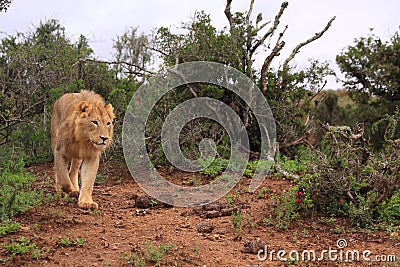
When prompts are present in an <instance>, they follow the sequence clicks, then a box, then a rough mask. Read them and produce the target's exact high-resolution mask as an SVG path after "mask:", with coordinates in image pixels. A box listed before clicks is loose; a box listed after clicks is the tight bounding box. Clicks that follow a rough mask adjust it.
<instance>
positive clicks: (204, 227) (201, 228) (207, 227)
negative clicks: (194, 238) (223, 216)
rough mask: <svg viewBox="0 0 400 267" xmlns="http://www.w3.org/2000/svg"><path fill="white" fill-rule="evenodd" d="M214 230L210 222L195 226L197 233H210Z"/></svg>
mask: <svg viewBox="0 0 400 267" xmlns="http://www.w3.org/2000/svg"><path fill="white" fill-rule="evenodd" d="M213 230H214V224H213V223H212V222H203V223H200V224H199V225H197V232H199V233H211V232H212V231H213Z"/></svg>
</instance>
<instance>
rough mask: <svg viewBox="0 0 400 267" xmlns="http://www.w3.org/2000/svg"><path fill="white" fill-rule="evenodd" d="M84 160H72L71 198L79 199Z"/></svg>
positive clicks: (70, 176) (70, 173)
mask: <svg viewBox="0 0 400 267" xmlns="http://www.w3.org/2000/svg"><path fill="white" fill-rule="evenodd" d="M81 164H82V159H77V158H72V160H71V167H70V169H69V178H70V180H71V184H72V191H71V193H70V196H71V197H76V198H77V197H78V196H79V184H78V179H79V168H80V167H81Z"/></svg>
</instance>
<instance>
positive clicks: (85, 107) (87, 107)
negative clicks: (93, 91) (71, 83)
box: [78, 101, 93, 115]
mask: <svg viewBox="0 0 400 267" xmlns="http://www.w3.org/2000/svg"><path fill="white" fill-rule="evenodd" d="M78 107H79V111H80V112H81V113H82V114H83V113H84V114H85V115H89V114H90V112H91V111H92V109H93V106H92V104H90V103H89V102H86V101H81V102H80V103H79V106H78Z"/></svg>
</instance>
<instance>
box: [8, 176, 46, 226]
mask: <svg viewBox="0 0 400 267" xmlns="http://www.w3.org/2000/svg"><path fill="white" fill-rule="evenodd" d="M35 179H36V177H35V176H33V175H32V174H30V173H27V172H19V173H10V172H2V173H0V221H1V222H4V221H7V220H10V219H12V218H13V216H14V215H15V214H17V213H22V212H25V211H27V210H29V209H31V208H33V207H35V206H37V205H39V204H40V203H41V202H42V201H43V199H44V197H43V194H42V193H40V192H37V191H36V190H34V189H33V188H32V185H33V182H34V181H35Z"/></svg>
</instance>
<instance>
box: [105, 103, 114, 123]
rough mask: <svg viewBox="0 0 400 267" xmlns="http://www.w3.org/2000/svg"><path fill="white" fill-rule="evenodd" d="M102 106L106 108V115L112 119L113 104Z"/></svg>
mask: <svg viewBox="0 0 400 267" xmlns="http://www.w3.org/2000/svg"><path fill="white" fill-rule="evenodd" d="M104 108H105V109H106V111H107V113H108V116H110V119H111V120H113V121H114V119H115V115H114V108H113V106H112V105H111V104H107V105H105V106H104Z"/></svg>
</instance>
